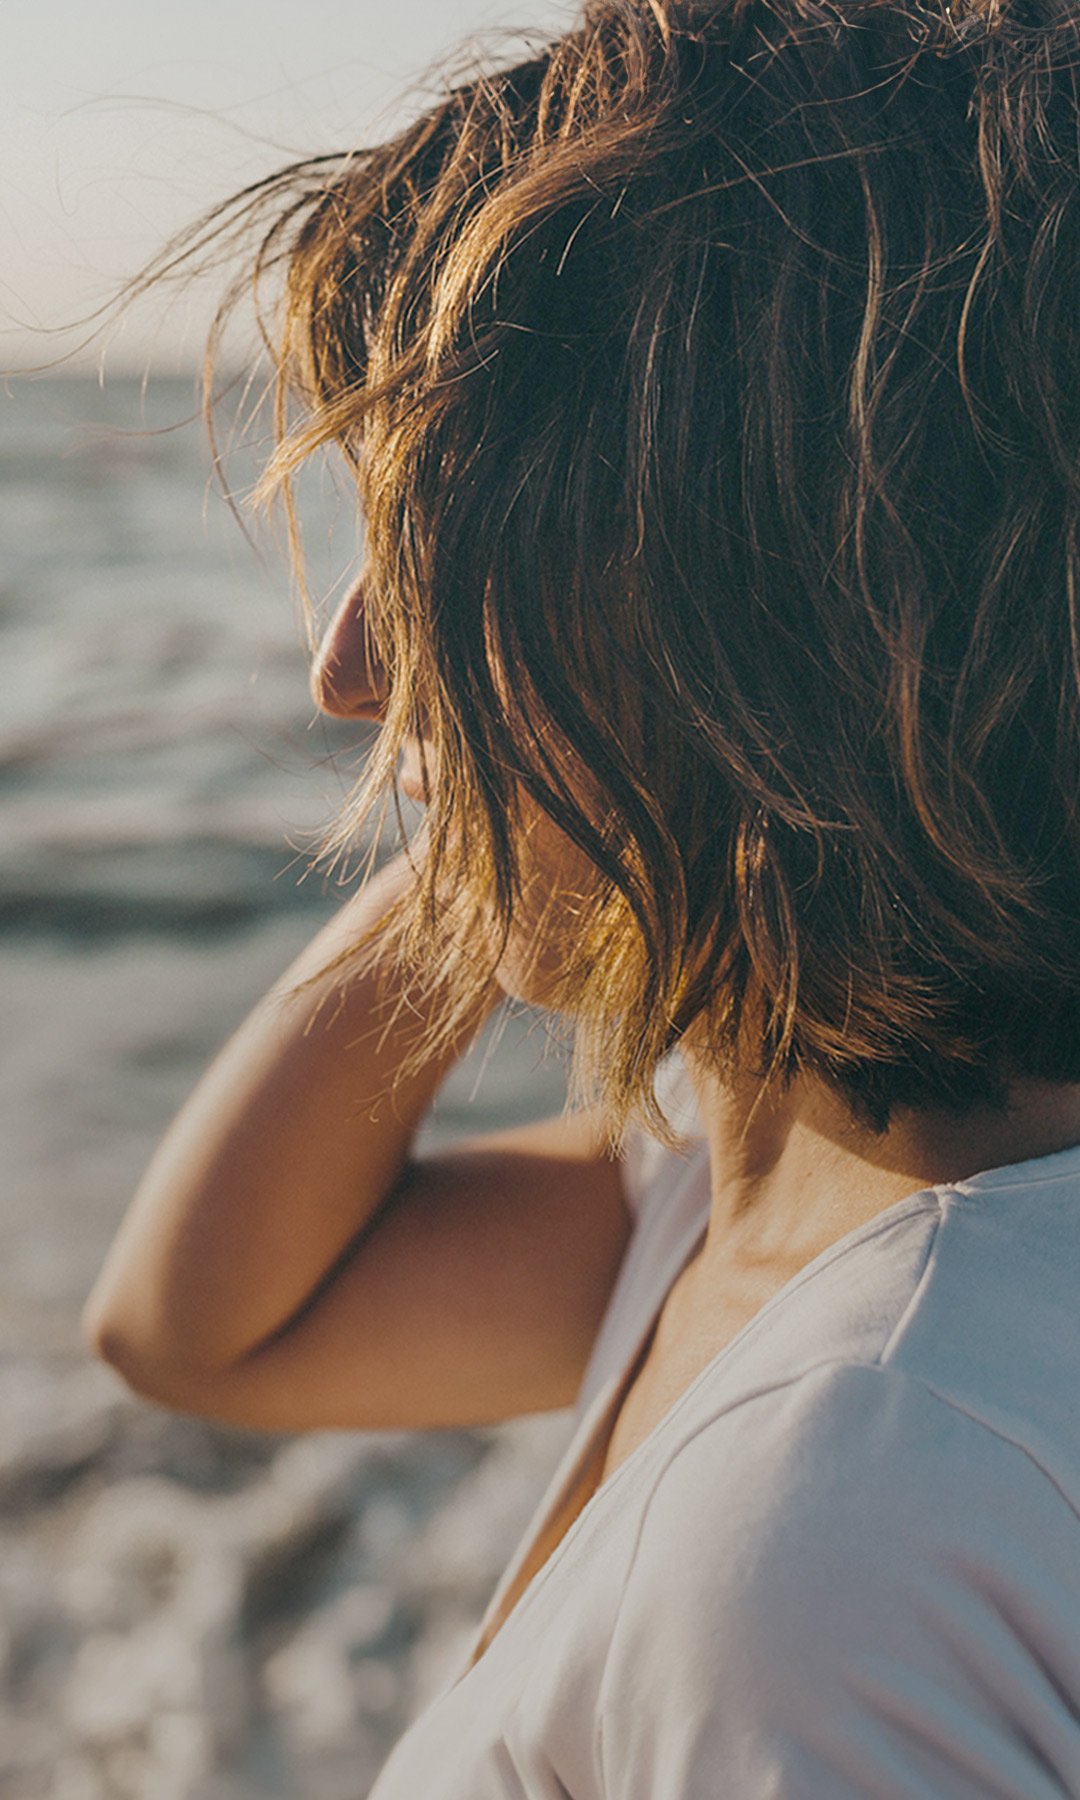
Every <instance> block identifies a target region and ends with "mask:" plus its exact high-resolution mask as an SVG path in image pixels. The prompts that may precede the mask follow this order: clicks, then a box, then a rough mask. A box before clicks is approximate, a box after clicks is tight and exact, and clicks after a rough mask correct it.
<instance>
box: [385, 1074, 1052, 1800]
mask: <svg viewBox="0 0 1080 1800" xmlns="http://www.w3.org/2000/svg"><path fill="white" fill-rule="evenodd" d="M666 1074H667V1078H668V1079H669V1080H670V1081H672V1082H673V1083H674V1085H675V1088H676V1089H677V1087H678V1083H679V1080H680V1065H679V1064H678V1059H673V1062H672V1065H671V1066H670V1067H669V1070H668V1071H667V1072H666ZM671 1091H672V1090H671V1089H669V1093H670V1092H671ZM626 1178H627V1191H628V1195H629V1197H630V1200H631V1203H632V1205H633V1207H634V1210H635V1215H636V1216H635V1226H634V1231H633V1235H632V1237H631V1239H630V1243H629V1246H628V1249H627V1252H626V1256H625V1258H624V1262H623V1266H622V1269H621V1271H620V1274H619V1278H618V1281H617V1283H616V1286H615V1289H614V1291H613V1293H612V1296H611V1299H610V1302H609V1305H608V1309H607V1312H606V1314H605V1317H604V1320H603V1323H602V1326H601V1329H600V1332H599V1335H598V1337H597V1340H596V1344H595V1346H594V1350H593V1354H592V1357H591V1359H590V1362H589V1366H588V1368H587V1370H586V1372H585V1376H584V1380H583V1383H582V1387H581V1392H580V1396H579V1400H578V1406H577V1413H578V1424H577V1429H576V1431H575V1433H574V1436H573V1439H572V1441H571V1443H570V1445H569V1447H568V1449H567V1452H566V1455H565V1456H564V1458H563V1460H562V1462H561V1464H560V1466H559V1468H558V1469H557V1470H556V1473H555V1475H554V1477H553V1479H552V1482H551V1484H550V1486H549V1489H548V1491H547V1493H546V1494H545V1495H544V1497H543V1499H542V1501H541V1503H540V1506H539V1508H538V1510H537V1512H536V1514H535V1516H534V1518H533V1520H532V1521H531V1522H530V1525H529V1527H528V1529H527V1531H526V1533H525V1536H524V1539H523V1541H522V1545H521V1548H520V1550H519V1552H518V1554H517V1556H516V1557H515V1558H514V1560H513V1561H512V1562H511V1564H510V1566H509V1568H508V1569H507V1571H506V1573H505V1575H504V1577H503V1580H502V1582H501V1583H500V1585H499V1588H498V1589H497V1591H496V1593H495V1595H494V1596H493V1597H492V1602H491V1606H490V1608H489V1610H488V1614H487V1615H486V1617H485V1622H486V1619H487V1618H490V1617H492V1616H493V1615H494V1612H495V1609H496V1607H497V1605H498V1602H499V1598H500V1595H501V1594H502V1592H503V1591H504V1590H505V1589H506V1588H507V1587H508V1585H509V1583H510V1582H511V1581H512V1579H513V1576H514V1572H515V1569H516V1567H517V1565H518V1563H519V1562H520V1561H521V1560H524V1556H525V1553H526V1551H527V1550H528V1548H529V1546H530V1544H531V1543H532V1540H533V1538H534V1537H535V1535H536V1533H537V1531H538V1530H539V1528H540V1527H541V1525H542V1524H543V1521H544V1520H545V1519H546V1518H548V1517H549V1516H551V1514H552V1513H553V1511H554V1509H555V1507H556V1506H557V1505H558V1503H559V1500H560V1496H563V1495H565V1494H566V1493H567V1492H569V1491H570V1488H571V1487H572V1484H573V1482H574V1478H575V1472H580V1469H581V1467H582V1466H583V1465H584V1462H585V1459H586V1458H587V1456H588V1451H589V1446H590V1443H594V1442H595V1438H596V1433H597V1431H598V1430H599V1429H600V1427H601V1426H602V1424H603V1423H604V1420H605V1417H606V1412H607V1409H608V1407H609V1406H610V1403H611V1400H612V1397H613V1396H614V1395H616V1394H617V1393H618V1390H619V1388H620V1386H621V1383H622V1380H623V1377H624V1375H625V1373H626V1372H627V1370H628V1369H629V1367H630V1365H631V1363H632V1361H633V1359H634V1357H635V1356H636V1354H637V1351H638V1349H639V1347H640V1346H641V1344H642V1343H643V1342H644V1339H645V1336H646V1334H647V1332H648V1331H649V1329H650V1327H651V1325H652V1322H653V1320H654V1318H655V1316H656V1313H657V1312H658V1310H659V1308H660V1306H661V1304H662V1303H663V1300H664V1297H665V1296H666V1294H667V1292H668V1289H669V1288H670V1286H671V1284H672V1282H673V1281H674V1279H675V1276H676V1275H677V1274H678V1272H679V1270H680V1269H681V1268H682V1267H683V1265H684V1264H685V1262H686V1261H687V1259H688V1257H689V1255H690V1254H691V1252H692V1251H693V1249H694V1248H695V1247H696V1245H697V1243H698V1242H699V1240H700V1238H701V1235H702V1233H703V1231H704V1229H705V1224H706V1221H707V1216H708V1206H709V1169H708V1159H707V1154H706V1150H705V1146H704V1144H703V1143H701V1144H699V1146H698V1147H697V1148H696V1149H695V1150H694V1151H693V1152H692V1153H691V1154H690V1155H689V1156H688V1157H685V1158H680V1157H678V1156H676V1155H675V1154H674V1153H673V1152H670V1151H666V1150H664V1149H663V1148H662V1147H661V1146H659V1145H657V1144H655V1143H654V1142H652V1141H651V1140H644V1139H641V1138H639V1139H638V1140H637V1141H636V1143H635V1144H634V1145H633V1146H632V1147H631V1153H630V1155H629V1157H628V1161H627V1167H626ZM482 1631H483V1623H482V1624H481V1627H480V1632H482ZM479 1635H480V1634H479V1633H478V1636H477V1639H476V1640H474V1643H475V1642H479ZM470 1655H471V1652H470ZM1066 1796H1067V1797H1069V1800H1080V1145H1076V1146H1073V1147H1072V1148H1070V1149H1067V1150H1062V1151H1060V1152H1057V1153H1055V1154H1054V1155H1051V1156H1044V1157H1040V1158H1036V1159H1032V1160H1030V1161H1026V1162H1021V1163H1016V1164H1012V1165H1010V1166H1008V1167H1005V1168H998V1169H990V1170H987V1171H985V1172H983V1173H981V1174H977V1175H973V1176H971V1177H969V1178H968V1179H966V1180H964V1181H960V1182H957V1183H955V1184H952V1185H949V1186H940V1187H934V1188H927V1189H925V1190H923V1191H921V1192H919V1193H915V1194H912V1195H910V1196H909V1197H908V1198H906V1199H904V1200H901V1201H899V1202H897V1203H896V1204H895V1205H893V1206H890V1207H888V1208H887V1209H886V1210H885V1211H884V1212H882V1213H880V1214H879V1215H878V1216H877V1217H876V1218H874V1219H873V1220H871V1221H870V1222H869V1223H867V1224H865V1225H863V1226H860V1227H859V1228H858V1229H857V1230H855V1231H853V1232H850V1233H849V1234H848V1235H847V1236H846V1237H844V1238H842V1239H841V1240H840V1241H839V1242H837V1243H836V1244H834V1245H832V1246H831V1247H830V1248H829V1249H828V1250H826V1251H824V1252H823V1254H822V1255H820V1256H818V1257H817V1258H816V1259H815V1260H814V1261H813V1262H812V1263H809V1264H808V1265H807V1266H806V1267H805V1268H804V1269H802V1270H801V1271H800V1272H799V1273H798V1274H797V1275H796V1276H795V1277H794V1278H793V1279H792V1280H791V1281H789V1282H788V1283H787V1284H786V1286H785V1287H783V1288H782V1289H781V1290H780V1291H779V1292H778V1293H777V1294H776V1295H774V1297H773V1298H772V1299H771V1300H770V1301H769V1302H768V1304H767V1305H766V1306H765V1307H764V1308H763V1309H762V1310H761V1311H760V1312H759V1313H758V1314H757V1315H756V1317H755V1318H754V1319H752V1320H751V1321H750V1323H749V1324H748V1325H747V1326H745V1327H744V1328H743V1330H742V1331H741V1332H740V1333H739V1334H738V1335H737V1336H736V1337H735V1338H733V1339H732V1341H731V1342H730V1343H728V1344H727V1345H726V1346H725V1347H724V1348H723V1349H722V1350H721V1351H720V1352H719V1354H718V1355H717V1356H715V1357H714V1358H713V1360H712V1361H711V1362H710V1363H709V1364H708V1365H707V1367H705V1368H704V1369H703V1370H702V1371H701V1372H700V1374H699V1375H698V1376H697V1377H696V1378H695V1379H694V1381H693V1382H692V1383H691V1384H690V1386H689V1388H688V1389H687V1390H686V1392H685V1393H684V1394H682V1396H681V1397H680V1398H679V1400H678V1401H677V1402H676V1403H675V1405H674V1406H673V1407H672V1408H671V1409H670V1410H669V1412H668V1413H667V1414H666V1415H665V1416H664V1417H663V1418H662V1419H661V1420H660V1422H659V1424H658V1425H656V1426H655V1428H654V1429H653V1430H652V1431H651V1432H650V1433H649V1435H648V1437H647V1438H645V1439H644V1440H643V1441H642V1442H641V1443H640V1444H638V1446H637V1447H636V1449H635V1450H634V1451H633V1452H632V1453H631V1454H630V1456H629V1457H627V1458H626V1459H625V1461H623V1462H622V1463H621V1464H620V1465H619V1466H618V1467H617V1468H616V1469H615V1470H614V1472H613V1473H612V1474H611V1475H610V1476H609V1477H608V1478H607V1480H605V1481H604V1482H603V1483H602V1484H601V1486H600V1487H599V1488H598V1489H597V1490H596V1492H595V1493H594V1494H593V1495H592V1497H591V1499H589V1501H588V1502H587V1503H586V1505H585V1507H584V1508H583V1510H582V1511H581V1512H580V1514H579V1515H578V1517H577V1518H576V1519H575V1520H574V1523H573V1524H572V1526H571V1527H570V1530H569V1531H568V1533H567V1534H566V1536H565V1537H564V1538H563V1539H562V1541H561V1542H560V1543H559V1545H558V1547H557V1548H556V1550H555V1551H554V1553H553V1555H552V1556H551V1557H550V1558H549V1559H548V1561H547V1562H546V1563H545V1564H544V1566H543V1567H542V1568H541V1569H540V1570H539V1572H538V1573H537V1574H536V1575H534V1577H533V1579H532V1580H531V1582H530V1583H529V1585H528V1586H527V1588H526V1589H525V1590H524V1592H523V1593H522V1594H521V1595H520V1596H519V1598H518V1600H517V1602H516V1604H515V1606H514V1607H513V1609H512V1611H511V1612H510V1614H509V1616H508V1618H507V1619H506V1620H505V1622H504V1623H503V1625H502V1626H501V1628H500V1629H499V1631H498V1632H497V1634H496V1635H495V1637H494V1638H493V1640H492V1642H491V1644H490V1645H489V1646H488V1648H487V1649H486V1650H485V1652H484V1654H483V1655H482V1656H481V1657H480V1659H479V1661H478V1662H477V1663H476V1664H475V1665H473V1666H471V1667H470V1666H468V1659H466V1662H465V1664H464V1666H463V1669H462V1671H461V1672H460V1673H458V1674H457V1675H456V1676H455V1677H454V1678H453V1679H452V1680H451V1681H450V1683H449V1685H448V1686H447V1687H445V1688H444V1690H443V1692H442V1693H441V1694H440V1695H439V1696H438V1698H437V1699H436V1700H435V1702H434V1703H433V1704H432V1705H431V1706H430V1707H429V1708H428V1709H427V1711H426V1712H425V1713H424V1714H423V1715H422V1716H421V1717H420V1719H419V1720H417V1722H416V1723H415V1724H414V1725H413V1726H412V1727H411V1728H410V1729H409V1730H408V1731H407V1732H406V1734H405V1736H404V1737H403V1738H402V1739H401V1741H400V1742H399V1744H398V1745H397V1747H396V1748H395V1750H394V1751H393V1753H392V1755H391V1756H390V1759H389V1761H388V1763H387V1764H386V1766H385V1768H384V1770H383V1772H382V1774H381V1776H380V1777H379V1780H378V1781H377V1782H376V1784H375V1788H374V1789H373V1791H372V1796H371V1800H1063V1797H1066Z"/></svg>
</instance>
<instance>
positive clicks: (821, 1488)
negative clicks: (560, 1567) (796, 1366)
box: [603, 1363, 1080, 1800]
mask: <svg viewBox="0 0 1080 1800" xmlns="http://www.w3.org/2000/svg"><path fill="white" fill-rule="evenodd" d="M1078 1616H1080V1522H1078V1519H1077V1515H1076V1512H1075V1510H1074V1507H1073V1506H1072V1505H1071V1504H1070V1502H1069V1500H1068V1499H1067V1498H1066V1497H1064V1496H1063V1495H1062V1493H1061V1492H1060V1491H1059V1489H1058V1487H1057V1485H1056V1484H1055V1483H1054V1482H1053V1481H1051V1480H1050V1479H1048V1477H1047V1475H1046V1473H1045V1472H1044V1471H1043V1470H1042V1469H1041V1468H1040V1466H1039V1465H1038V1463H1037V1462H1036V1461H1034V1460H1033V1458H1032V1457H1031V1456H1030V1455H1029V1454H1028V1453H1027V1452H1026V1451H1025V1450H1024V1449H1023V1448H1022V1447H1021V1446H1019V1445H1017V1444H1015V1443H1012V1442H1010V1441H1009V1440H1008V1439H1006V1438H1004V1437H1003V1436H1001V1435H1000V1434H999V1433H997V1432H995V1431H994V1430H992V1429H991V1428H990V1427H989V1426H988V1425H987V1424H986V1423H985V1421H983V1420H980V1419H976V1418H972V1417H971V1416H969V1415H967V1414H966V1413H964V1412H963V1411H961V1410H960V1409H959V1408H958V1407H956V1406H954V1405H951V1404H950V1403H949V1402H948V1401H946V1400H944V1399H943V1398H942V1397H941V1396H940V1395H938V1394H935V1393H934V1392H933V1390H932V1389H931V1388H929V1387H928V1386H927V1385H926V1384H925V1383H923V1382H920V1381H918V1380H915V1379H913V1378H912V1377H910V1376H909V1375H908V1374H906V1373H905V1372H904V1371H903V1370H900V1369H897V1368H895V1367H892V1366H890V1365H888V1364H881V1363H877V1364H873V1365H869V1364H868V1365H843V1364H841V1365H831V1366H826V1367H821V1368H818V1369H815V1370H812V1371H807V1372H805V1373H804V1374H802V1375H801V1376H800V1377H798V1378H797V1379H796V1380H794V1381H792V1382H790V1383H787V1384H783V1385H780V1386H777V1387H774V1388H771V1389H769V1390H767V1391H765V1392H761V1391H757V1392H748V1393H747V1394H746V1396H745V1397H744V1401H743V1403H742V1404H741V1405H739V1406H738V1407H735V1408H733V1409H731V1410H729V1411H728V1412H727V1413H726V1414H725V1415H724V1416H723V1418H722V1419H720V1418H714V1419H712V1420H711V1421H708V1422H706V1423H705V1424H703V1425H702V1427H701V1428H699V1429H698V1430H696V1431H695V1432H694V1433H693V1434H691V1435H688V1436H687V1437H685V1438H684V1440H683V1441H682V1442H681V1443H680V1444H679V1446H678V1447H677V1449H676V1450H675V1451H674V1453H673V1454H672V1455H671V1456H670V1457H669V1458H668V1459H667V1461H666V1463H665V1465H664V1466H663V1468H662V1469H661V1470H660V1471H659V1472H658V1474H657V1477H656V1479H655V1481H654V1484H653V1487H652V1492H651V1494H650V1496H649V1500H648V1504H647V1508H646V1511H645V1515H644V1518H643V1520H642V1524H641V1528H640V1530H639V1531H638V1533H637V1537H636V1542H635V1549H634V1555H633V1560H632V1563H631V1566H630V1569H629V1572H628V1575H627V1578H626V1581H625V1585H624V1589H623V1595H622V1600H621V1604H620V1610H619V1615H618V1618H617V1621H616V1626H615V1630H614V1632H613V1635H612V1639H611V1646H610V1651H609V1655H608V1660H607V1665H606V1669H605V1678H604V1698H603V1706H604V1710H605V1711H606V1712H607V1713H608V1714H609V1715H611V1716H612V1717H613V1716H614V1712H615V1709H616V1707H617V1705H618V1702H619V1699H620V1697H621V1696H625V1694H626V1693H627V1692H628V1691H630V1688H631V1687H632V1688H633V1690H634V1691H645V1692H648V1693H649V1694H650V1697H651V1704H650V1707H649V1708H647V1709H629V1711H627V1712H626V1713H625V1721H624V1724H623V1726H622V1727H621V1729H620V1732H619V1733H618V1734H615V1733H614V1732H612V1733H611V1734H610V1735H608V1734H606V1735H605V1745H606V1749H605V1762H606V1768H607V1774H608V1785H607V1787H606V1788H605V1791H606V1792H609V1793H610V1794H611V1795H612V1797H613V1800H616V1797H620V1796H623V1795H629V1794H636V1793H637V1792H638V1791H639V1789H638V1787H637V1786H636V1785H635V1783H636V1782H637V1781H639V1780H640V1779H641V1776H642V1770H647V1769H648V1768H650V1767H652V1768H654V1769H656V1770H657V1772H658V1774H659V1772H660V1771H662V1770H663V1769H664V1768H679V1769H683V1770H685V1771H687V1779H686V1785H685V1788H680V1789H679V1790H678V1792H679V1794H680V1795H681V1794H682V1793H684V1792H685V1793H686V1794H687V1795H689V1794H691V1793H697V1792H705V1791H708V1788H707V1785H705V1783H706V1777H707V1774H708V1771H709V1770H710V1769H712V1770H715V1769H716V1768H717V1767H724V1768H725V1769H726V1770H727V1771H728V1774H729V1775H730V1781H729V1782H728V1783H727V1784H726V1787H725V1791H726V1792H729V1793H731V1794H732V1795H733V1796H737V1797H739V1800H741V1797H742V1796H744V1795H745V1796H747V1797H749V1795H751V1794H757V1793H760V1792H764V1791H765V1789H766V1787H767V1786H769V1784H770V1781H771V1780H774V1779H775V1777H776V1775H777V1774H778V1772H779V1771H780V1770H781V1769H782V1771H783V1775H784V1778H785V1779H784V1782H783V1791H784V1792H785V1793H787V1792H791V1793H795V1792H799V1793H808V1794H809V1793H814V1794H817V1793H822V1794H824V1793H826V1792H828V1793H829V1795H830V1797H831V1800H845V1797H847V1796H849V1795H850V1796H852V1797H853V1796H855V1795H856V1794H857V1795H859V1796H862V1795H864V1794H867V1793H882V1794H884V1793H893V1792H897V1793H898V1792H899V1791H900V1790H901V1788H903V1791H904V1792H908V1791H912V1792H914V1791H918V1792H930V1791H933V1792H934V1793H935V1794H938V1795H941V1796H942V1797H943V1800H944V1797H945V1796H947V1795H951V1794H954V1793H955V1794H960V1793H964V1794H967V1793H969V1792H975V1791H982V1789H981V1788H980V1786H979V1782H980V1770H981V1775H982V1779H984V1780H985V1781H986V1782H987V1783H988V1784H989V1782H990V1777H991V1774H992V1773H993V1774H994V1775H995V1780H996V1779H1001V1780H1002V1781H1003V1782H1004V1771H1005V1770H1006V1769H1007V1768H1009V1767H1010V1759H1012V1760H1011V1768H1012V1781H1011V1784H1010V1783H1008V1782H1005V1783H1004V1785H1003V1788H1002V1791H1005V1787H1006V1786H1007V1788H1008V1791H1009V1792H1015V1793H1025V1794H1032V1795H1034V1794H1036V1793H1042V1792H1044V1791H1045V1792H1047V1793H1049V1792H1050V1791H1051V1790H1050V1789H1048V1788H1046V1784H1045V1762H1043V1761H1042V1760H1041V1759H1042V1758H1043V1757H1045V1756H1046V1755H1047V1753H1048V1752H1049V1749H1050V1747H1051V1744H1052V1743H1055V1742H1056V1744H1057V1749H1058V1756H1057V1759H1056V1766H1057V1767H1058V1770H1059V1773H1060V1774H1062V1775H1064V1771H1065V1769H1066V1768H1068V1769H1069V1771H1070V1775H1071V1778H1072V1779H1071V1783H1070V1784H1069V1785H1068V1788H1067V1791H1069V1792H1075V1791H1080V1639H1078V1637H1077V1632H1076V1619H1077V1617H1078ZM628 1684H629V1685H628ZM1025 1742H1026V1744H1027V1745H1028V1746H1029V1747H1028V1748H1026V1749H1024V1748H1022V1746H1023V1745H1024V1744H1025ZM733 1758H734V1761H733V1760H732V1759H733ZM1025 1758H1027V1759H1029V1760H1025ZM1062 1758H1064V1760H1062ZM742 1759H745V1761H743V1760H742ZM864 1759H865V1760H864ZM1003 1759H1004V1760H1003ZM901 1771H903V1779H898V1777H899V1775H900V1772H901ZM767 1776H768V1778H769V1779H768V1780H767V1779H766V1777H767ZM908 1781H910V1782H911V1784H912V1785H911V1787H910V1788H909V1787H908V1786H907V1785H906V1782H908ZM965 1782H966V1783H967V1785H965ZM696 1783H701V1784H702V1785H700V1786H699V1785H696ZM640 1791H642V1792H652V1791H653V1790H651V1789H649V1788H648V1786H647V1783H645V1784H644V1785H643V1786H642V1788H641V1789H640ZM664 1791H668V1790H666V1789H665V1790H664ZM770 1791H772V1788H771V1787H770ZM776 1791H777V1792H779V1791H780V1789H779V1788H777V1789H776ZM1053 1791H1055V1792H1056V1791H1063V1790H1059V1789H1056V1788H1055V1789H1054V1790H1053Z"/></svg>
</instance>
